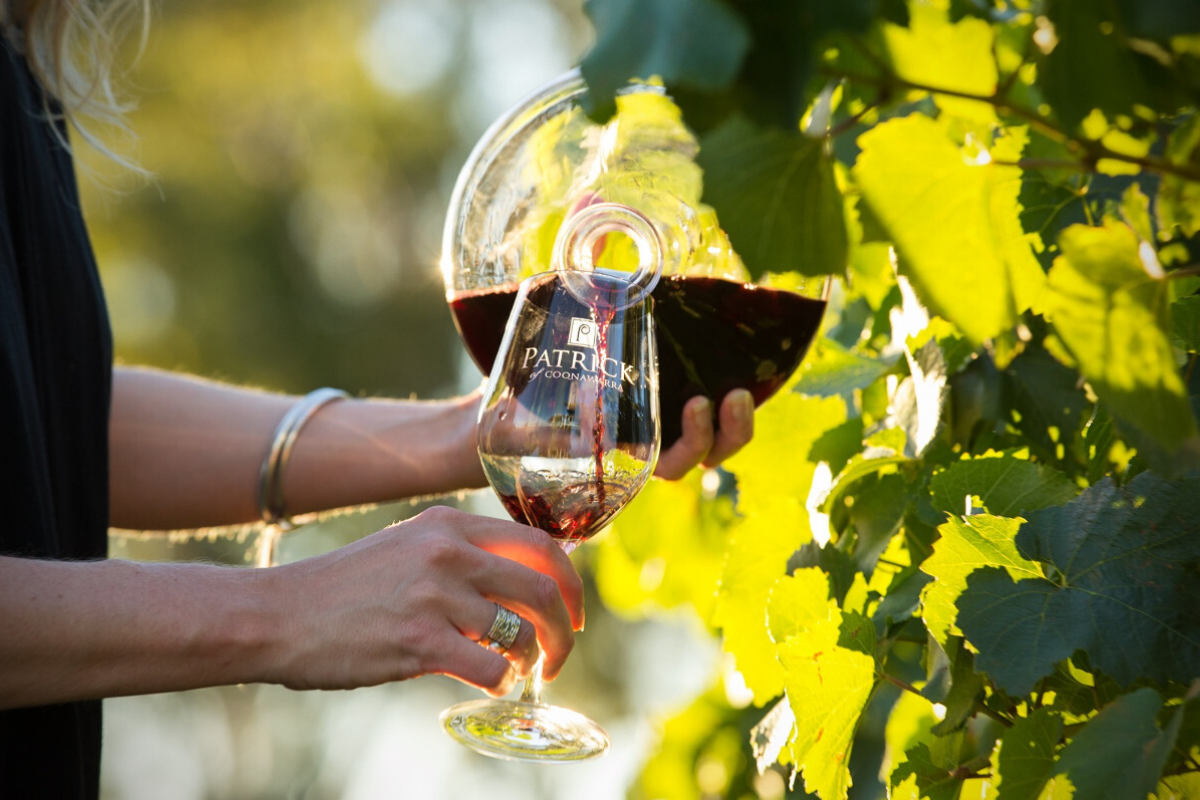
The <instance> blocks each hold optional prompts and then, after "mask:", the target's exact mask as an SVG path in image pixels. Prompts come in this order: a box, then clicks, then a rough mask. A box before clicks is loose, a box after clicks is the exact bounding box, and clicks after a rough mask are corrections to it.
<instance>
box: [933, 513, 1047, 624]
mask: <svg viewBox="0 0 1200 800" xmlns="http://www.w3.org/2000/svg"><path fill="white" fill-rule="evenodd" d="M1020 524H1021V521H1020V520H1015V519H1005V518H1004V517H993V516H989V515H987V514H978V515H976V516H973V517H966V518H962V517H958V516H952V517H950V519H949V520H947V521H946V522H945V523H944V524H943V525H941V526H940V527H939V528H938V532H939V533H940V534H941V538H940V539H938V540H937V541H936V542H934V544H933V555H931V556H930V557H929V558H927V559H925V561H924V563H922V564H921V571H922V572H925V573H926V574H928V575H931V576H933V578H934V580H933V582H932V583H930V584H928V585H927V586H926V587H925V590H924V591H923V592H922V594H921V600H922V603H923V611H922V614H921V616H922V617H923V618H924V620H925V625H926V627H927V628H929V632H930V633H932V634H933V637H934V638H935V639H937V640H938V641H939V642H941V643H942V644H943V645H944V646H945V643H946V641H947V638H948V636H949V635H950V633H951V632H953V631H954V630H955V627H954V624H955V622H954V620H955V614H956V613H957V608H956V604H957V602H958V601H959V595H961V594H962V592H963V590H964V589H965V588H966V586H967V576H968V575H969V574H970V573H971V572H972V571H973V570H976V569H978V568H980V567H985V566H992V567H1002V568H1003V570H1000V571H1001V573H1002V574H1004V575H1006V576H1007V575H1011V576H1012V578H1013V579H1014V580H1017V581H1019V583H1018V584H1017V585H1023V584H1024V580H1022V579H1024V578H1040V577H1041V574H1042V573H1041V570H1040V569H1039V568H1038V566H1037V564H1035V563H1033V562H1032V561H1028V560H1027V559H1025V558H1022V557H1021V554H1020V553H1018V552H1017V546H1016V543H1015V542H1014V536H1015V534H1016V532H1017V528H1018V527H1019V526H1020Z"/></svg>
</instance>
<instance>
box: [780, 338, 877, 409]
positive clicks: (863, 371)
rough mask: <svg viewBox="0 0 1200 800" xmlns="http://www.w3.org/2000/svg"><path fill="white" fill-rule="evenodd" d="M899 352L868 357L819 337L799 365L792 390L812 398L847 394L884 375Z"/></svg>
mask: <svg viewBox="0 0 1200 800" xmlns="http://www.w3.org/2000/svg"><path fill="white" fill-rule="evenodd" d="M898 358H899V355H898V354H897V355H893V356H890V357H881V358H871V357H869V356H863V355H859V354H858V353H854V352H852V351H850V350H847V349H846V348H845V347H843V346H842V345H840V344H838V343H837V342H835V341H833V340H831V339H828V338H822V339H819V340H818V341H817V343H816V346H814V347H813V349H812V352H810V353H809V354H808V355H807V356H806V357H805V359H804V362H803V363H802V364H801V365H800V369H799V370H798V372H799V375H800V378H799V380H797V381H796V383H795V384H794V386H793V390H794V391H797V392H800V393H801V394H807V395H811V396H815V397H830V396H833V395H847V394H850V393H851V392H853V391H854V390H855V389H865V388H867V387H868V386H870V385H871V384H872V383H874V382H875V381H876V380H878V379H879V378H880V377H881V376H883V375H885V374H886V373H887V372H888V371H889V370H890V369H891V368H892V366H893V365H894V364H895V363H896V360H897V359H898Z"/></svg>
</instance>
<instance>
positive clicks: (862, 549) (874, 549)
mask: <svg viewBox="0 0 1200 800" xmlns="http://www.w3.org/2000/svg"><path fill="white" fill-rule="evenodd" d="M855 495H856V498H855V503H854V505H853V506H851V507H850V508H849V509H847V510H846V512H845V513H846V517H847V520H846V521H847V522H848V524H849V527H852V528H853V529H854V533H855V536H856V541H855V545H854V560H855V563H857V565H858V569H859V570H860V571H861V572H862V573H863V574H864V575H865V576H866V577H867V578H870V577H871V573H873V572H874V571H875V563H876V562H877V561H878V560H879V557H880V556H881V555H883V551H884V550H886V549H887V546H888V544H889V543H890V542H891V540H892V537H893V536H895V535H896V532H897V531H899V530H900V523H901V522H903V521H904V514H905V511H907V509H908V507H909V504H910V503H911V502H912V500H913V491H912V487H911V486H910V485H909V483H908V481H906V480H905V479H904V477H903V476H901V475H898V474H892V475H879V474H878V473H876V474H874V475H870V476H868V477H866V478H864V479H863V480H862V481H860V482H859V484H858V486H857V487H856V491H855ZM834 524H835V527H836V523H834Z"/></svg>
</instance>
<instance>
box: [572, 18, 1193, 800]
mask: <svg viewBox="0 0 1200 800" xmlns="http://www.w3.org/2000/svg"><path fill="white" fill-rule="evenodd" d="M585 9H586V11H587V12H588V14H589V16H590V18H591V19H592V21H593V23H594V25H595V28H596V42H595V45H594V47H593V49H592V50H591V51H590V53H589V54H588V55H587V56H586V57H585V59H584V61H583V64H582V70H583V74H584V77H585V79H586V80H587V81H588V84H589V87H590V88H589V106H588V108H589V113H590V114H591V115H592V116H593V117H595V118H598V119H603V118H606V117H607V116H608V115H609V114H611V113H612V111H613V109H614V108H615V104H614V95H615V92H616V91H617V90H618V89H619V87H621V86H622V85H624V84H625V83H626V82H627V81H628V80H630V79H634V78H642V79H646V78H651V77H657V78H658V79H661V81H662V82H663V83H664V84H665V86H666V87H667V90H668V91H669V92H670V93H671V95H672V96H673V97H674V98H675V99H676V100H677V102H678V104H679V105H680V107H681V108H682V110H683V113H684V121H685V122H686V123H687V125H688V126H689V127H690V128H691V129H692V131H693V132H694V133H695V134H696V136H697V137H698V140H699V142H700V153H699V157H698V160H699V163H700V166H701V167H702V168H703V170H704V188H703V192H704V195H703V197H704V202H705V203H707V204H709V205H711V206H712V207H714V208H715V209H716V211H717V214H718V217H719V219H720V220H721V222H722V225H723V227H724V229H725V231H726V233H727V234H728V236H729V239H730V241H731V242H732V244H733V246H734V247H735V248H737V250H738V252H739V254H740V255H741V256H742V259H743V261H744V262H745V263H746V266H747V268H748V269H749V270H750V272H751V273H752V274H754V275H761V274H764V273H766V272H772V273H776V272H781V271H797V272H801V273H807V274H820V273H834V274H836V275H838V277H839V278H840V280H839V282H838V289H837V292H836V295H835V302H834V303H833V304H832V305H831V312H830V314H829V315H828V318H827V320H826V325H825V328H824V332H823V335H822V337H821V338H820V339H819V340H818V341H817V342H816V344H815V345H814V347H813V349H812V351H811V352H810V354H809V357H808V359H807V360H806V362H805V364H804V365H803V366H802V367H801V369H800V371H799V373H798V375H797V376H796V378H795V380H794V381H793V383H792V384H791V385H790V386H789V387H788V389H787V390H786V391H785V392H783V393H781V394H780V395H778V396H776V397H775V398H773V399H772V400H771V401H770V402H768V403H767V404H766V405H765V406H764V407H763V408H762V409H761V410H760V411H759V413H758V415H757V422H756V424H757V432H756V436H755V440H754V442H753V443H752V444H751V446H750V447H748V448H747V449H746V450H744V451H743V452H742V453H740V454H738V455H737V456H735V457H734V458H733V459H731V460H730V461H729V462H728V463H727V464H726V465H725V467H724V469H723V470H721V471H719V472H713V473H710V474H708V475H704V476H693V479H692V480H689V481H683V482H679V483H675V484H667V483H655V484H654V485H652V486H651V487H650V488H649V489H647V491H646V492H645V493H644V495H643V497H642V498H639V500H638V502H636V503H635V504H634V505H633V506H632V507H631V508H630V509H629V511H628V513H627V515H626V516H624V517H623V518H622V519H621V520H619V521H618V522H617V524H616V525H615V526H614V527H613V530H612V531H611V532H610V534H609V535H608V536H606V537H602V540H601V542H600V543H599V544H598V545H597V549H596V551H595V562H596V563H595V568H596V574H597V579H598V582H599V585H600V588H601V591H602V592H603V593H604V596H605V599H606V601H607V602H608V603H609V604H610V605H612V606H614V607H616V608H619V609H625V610H628V611H631V612H633V611H638V610H643V609H646V608H677V607H688V606H690V607H692V608H694V609H695V610H696V611H697V612H698V613H699V615H700V617H701V618H702V619H704V620H705V622H706V623H707V624H708V625H710V626H711V629H712V631H713V632H714V634H716V635H719V636H720V640H721V642H722V647H723V648H724V650H725V651H726V652H727V654H728V657H729V660H730V663H731V665H732V666H731V668H730V669H729V670H728V671H727V672H726V673H725V674H724V675H723V676H722V680H721V685H720V686H717V687H714V689H713V691H712V692H709V693H707V694H705V695H704V696H703V697H702V698H700V699H698V700H697V701H696V703H695V704H694V705H693V706H692V707H691V708H689V709H687V710H686V711H683V712H682V713H681V715H680V716H679V717H678V718H677V719H675V720H672V721H671V722H669V723H668V724H667V725H666V726H665V734H664V739H663V742H662V744H661V747H660V749H659V751H658V754H657V755H656V756H654V757H653V758H652V759H651V760H650V761H649V763H648V764H647V766H646V767H645V769H644V771H643V774H642V776H641V779H640V786H639V788H638V789H637V790H636V792H637V793H638V794H640V795H641V796H644V797H655V798H660V797H661V798H665V797H679V798H684V797H697V796H727V797H748V796H755V794H756V793H757V794H763V796H767V795H769V794H770V790H769V786H770V785H772V784H770V783H769V782H764V780H765V778H767V777H770V773H774V774H776V775H778V776H781V777H783V778H784V781H785V782H786V781H789V780H790V781H794V786H795V788H794V792H795V793H800V792H801V790H803V791H804V792H807V793H811V794H812V795H815V796H818V797H820V798H822V800H837V799H838V798H845V797H847V796H848V794H856V795H859V796H864V797H865V796H872V792H877V793H881V792H882V789H881V788H880V787H881V786H886V791H887V793H888V796H890V797H894V798H934V800H948V799H951V798H958V797H972V798H974V797H988V798H998V800H1023V799H1027V800H1037V798H1056V799H1057V798H1062V797H1070V796H1074V797H1077V798H1086V799H1087V800H1100V799H1103V798H1113V799H1114V800H1116V799H1118V798H1122V799H1123V798H1137V799H1138V800H1143V799H1144V798H1146V797H1148V796H1154V797H1156V798H1168V797H1200V472H1198V471H1197V468H1198V467H1200V435H1198V433H1197V423H1196V409H1197V407H1198V406H1197V400H1198V399H1200V370H1197V369H1196V368H1195V367H1196V360H1197V351H1198V349H1200V116H1197V113H1196V106H1197V101H1198V100H1200V4H1198V3H1196V2H1194V1H1191V0H940V2H939V0H908V2H905V0H845V1H844V2H826V1H825V0H588V2H587V4H586V6H585ZM831 187H832V188H831ZM731 698H732V699H731ZM856 746H858V747H860V748H861V749H862V751H863V752H862V753H861V754H860V753H857V752H856V751H855V747H856ZM714 765H715V766H716V767H718V768H716V769H714V768H713V767H714ZM852 785H853V786H854V787H855V788H853V789H852V788H851V786H852ZM872 786H874V789H872V788H871V787H872ZM860 793H861V794H860Z"/></svg>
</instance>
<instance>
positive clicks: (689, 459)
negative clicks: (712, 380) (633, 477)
mask: <svg viewBox="0 0 1200 800" xmlns="http://www.w3.org/2000/svg"><path fill="white" fill-rule="evenodd" d="M717 413H718V417H719V419H720V426H719V428H718V427H717V426H714V425H713V409H712V402H711V401H710V400H709V399H708V398H707V397H693V398H692V399H691V400H688V401H687V403H686V404H684V406H683V435H682V436H680V437H679V441H677V442H675V444H673V445H671V447H669V448H668V449H667V450H665V451H663V452H662V453H660V454H659V456H658V466H657V467H656V468H655V470H654V474H655V475H657V476H658V477H660V478H667V479H668V480H675V479H678V478H682V477H683V476H684V475H686V474H687V473H688V471H689V470H691V469H692V468H693V467H696V466H699V465H701V464H703V465H704V466H706V467H715V466H716V465H718V464H720V463H721V462H722V461H724V460H725V459H727V458H729V457H730V456H731V455H733V454H734V453H736V452H737V451H739V450H741V449H742V448H743V447H745V446H746V444H747V443H748V442H749V441H750V439H751V438H752V437H753V436H754V396H753V395H751V394H750V392H748V391H746V390H745V389H734V390H733V391H732V392H730V393H729V394H727V395H725V397H724V399H723V400H722V401H721V407H720V409H719V410H718V412H717Z"/></svg>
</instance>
